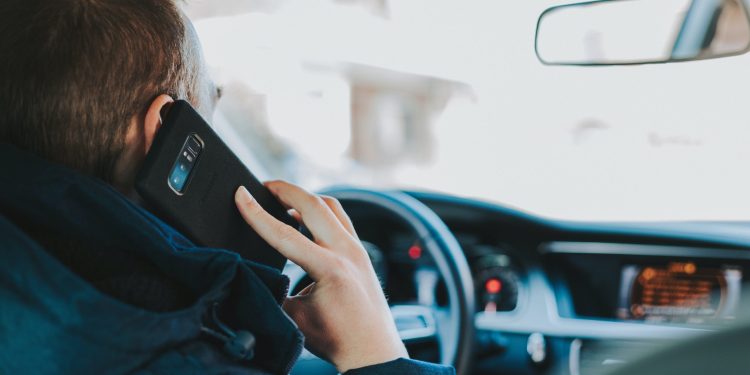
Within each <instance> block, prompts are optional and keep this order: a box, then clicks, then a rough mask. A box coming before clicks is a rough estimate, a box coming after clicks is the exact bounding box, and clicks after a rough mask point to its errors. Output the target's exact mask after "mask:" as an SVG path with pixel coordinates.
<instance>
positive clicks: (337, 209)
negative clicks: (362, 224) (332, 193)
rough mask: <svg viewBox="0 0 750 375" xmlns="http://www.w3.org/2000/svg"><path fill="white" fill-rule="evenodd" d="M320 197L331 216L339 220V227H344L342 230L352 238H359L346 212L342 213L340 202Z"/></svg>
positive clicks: (324, 196) (327, 197) (331, 198)
mask: <svg viewBox="0 0 750 375" xmlns="http://www.w3.org/2000/svg"><path fill="white" fill-rule="evenodd" d="M320 197H321V198H323V201H324V202H326V205H328V208H330V209H331V211H332V212H333V214H334V215H336V218H337V219H338V220H339V222H340V223H341V225H343V226H344V229H346V231H347V232H349V234H351V235H352V236H354V238H359V236H357V231H355V230H354V224H352V220H351V219H350V218H349V215H347V214H346V211H344V207H342V206H341V202H339V200H338V199H336V198H333V197H329V196H327V195H321V196H320Z"/></svg>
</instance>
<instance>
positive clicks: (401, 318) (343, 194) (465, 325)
mask: <svg viewBox="0 0 750 375" xmlns="http://www.w3.org/2000/svg"><path fill="white" fill-rule="evenodd" d="M322 193H323V194H325V195H329V196H332V197H334V198H336V199H338V200H339V201H340V202H341V204H342V206H344V208H345V209H346V208H347V206H350V205H352V204H356V205H359V206H362V205H365V206H369V207H372V208H373V209H382V210H385V211H386V212H388V213H390V214H392V215H394V216H396V217H398V218H400V219H401V220H403V222H404V223H406V225H407V226H408V227H409V228H410V229H411V230H412V231H413V232H414V233H415V234H416V235H417V236H418V238H419V239H420V242H421V244H422V247H423V249H424V250H426V251H427V252H428V253H429V255H430V256H431V257H432V259H433V260H434V263H435V268H436V271H434V272H433V275H432V276H430V275H429V274H425V275H423V276H424V277H427V278H430V277H431V278H432V279H433V280H434V282H433V286H434V285H435V284H436V283H437V280H438V278H439V279H442V281H443V282H444V283H445V286H446V289H447V295H448V306H447V307H441V306H438V305H437V304H436V303H434V298H432V302H429V301H427V302H425V301H421V303H414V304H395V305H391V313H392V314H393V317H394V319H395V320H396V326H397V328H398V330H399V334H400V335H401V339H402V340H403V341H404V343H406V344H409V343H412V342H424V341H428V340H434V341H436V342H437V343H438V345H439V347H440V363H442V364H445V365H451V366H454V367H455V368H456V372H457V374H459V375H463V374H467V373H468V368H469V364H470V359H471V351H472V344H473V342H474V306H475V304H474V286H473V282H472V277H471V271H470V270H469V265H468V262H467V260H466V256H465V255H464V252H463V250H462V249H461V246H460V245H459V243H458V241H457V240H456V238H455V237H454V236H453V234H452V233H451V231H450V230H449V229H448V227H447V226H446V225H445V223H443V221H442V220H441V219H440V218H439V217H438V216H437V215H436V214H435V212H433V211H432V210H431V209H430V208H429V207H427V206H425V205H424V204H423V203H422V202H420V201H418V200H417V199H415V198H413V197H412V196H410V195H408V194H405V193H401V192H396V191H373V190H365V189H355V188H337V189H332V190H327V191H324V192H322ZM353 219H355V218H353ZM290 267H293V268H295V269H292V270H285V273H287V274H288V275H289V276H290V279H291V280H292V289H293V288H294V287H295V282H297V283H298V282H300V281H301V279H302V278H303V277H304V276H305V275H304V271H302V270H301V269H300V268H298V267H296V266H294V265H291V266H290ZM288 268H289V267H288ZM300 272H302V273H301V274H300ZM416 277H420V275H416ZM428 284H429V282H428ZM433 292H434V287H433ZM315 361H316V359H315V358H312V357H311V355H309V354H307V355H303V357H302V360H301V361H300V362H308V363H303V364H300V365H298V366H297V367H300V368H302V367H304V368H307V369H308V370H307V371H305V370H304V369H298V368H295V371H292V374H305V373H313V372H314V373H316V374H317V373H320V372H325V371H322V370H321V369H323V368H324V367H325V365H323V364H321V363H320V361H322V360H318V361H317V362H318V363H317V364H315V363H312V364H311V363H310V362H315Z"/></svg>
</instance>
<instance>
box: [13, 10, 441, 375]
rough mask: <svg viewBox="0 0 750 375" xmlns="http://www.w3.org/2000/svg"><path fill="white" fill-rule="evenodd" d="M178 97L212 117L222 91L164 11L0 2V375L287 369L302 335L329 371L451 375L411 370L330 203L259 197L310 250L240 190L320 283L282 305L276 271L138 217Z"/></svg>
mask: <svg viewBox="0 0 750 375" xmlns="http://www.w3.org/2000/svg"><path fill="white" fill-rule="evenodd" d="M177 98H180V99H186V100H188V101H190V102H191V103H192V104H193V105H194V106H195V107H196V108H198V109H199V110H200V111H201V112H202V113H203V115H204V116H205V117H207V118H210V116H211V113H212V111H213V107H214V105H215V102H216V100H217V99H218V95H217V90H216V89H215V88H214V87H213V85H212V84H211V82H210V80H209V79H208V78H207V76H206V74H205V69H204V67H203V61H202V56H201V51H200V46H199V44H198V40H197V38H196V35H195V33H194V31H193V29H192V26H191V24H190V22H189V21H188V20H187V19H186V18H185V17H184V15H183V14H182V13H181V11H180V10H179V9H178V7H177V6H176V5H175V4H174V2H173V1H172V0H4V1H3V2H1V3H0V170H2V174H1V175H0V254H2V259H1V260H0V306H2V307H1V308H0V373H38V374H48V373H129V372H142V373H180V374H183V373H268V372H270V373H288V372H289V370H290V368H291V366H292V365H293V363H294V361H295V360H296V358H297V356H298V355H299V353H300V350H301V345H302V342H303V339H304V342H305V345H306V346H307V347H308V348H309V349H310V350H311V351H313V352H315V353H316V354H318V355H319V356H321V357H323V358H326V359H328V360H330V361H331V362H332V363H333V364H334V365H335V366H336V367H337V369H338V370H339V371H341V372H349V373H352V374H385V373H401V374H443V373H452V372H453V370H452V369H449V368H445V367H442V366H436V365H430V364H426V363H421V362H418V361H412V360H409V359H408V355H407V352H406V350H405V348H404V345H403V343H402V342H401V341H400V340H399V337H398V332H397V331H396V328H395V325H394V323H393V320H392V318H391V316H390V312H389V310H388V306H387V303H386V300H385V297H384V296H383V292H382V290H381V288H380V285H379V282H378V280H377V277H376V275H375V273H374V271H373V269H372V265H371V264H370V262H369V259H368V258H367V255H366V252H365V251H364V250H363V248H362V246H361V244H360V242H359V241H358V239H357V234H356V232H355V231H354V228H353V227H352V224H351V222H350V221H349V218H348V217H347V215H346V213H345V212H344V211H343V210H342V208H341V206H340V205H339V204H338V202H336V201H335V200H333V199H330V198H326V197H318V196H315V195H312V194H310V193H308V192H306V191H304V190H303V189H301V188H299V187H297V186H294V185H291V184H288V183H285V182H279V181H277V182H271V183H269V184H268V185H267V186H268V188H269V189H270V190H271V191H272V192H273V193H274V194H275V195H276V196H277V197H278V198H279V199H280V200H281V201H282V202H283V203H285V204H286V205H288V206H289V207H291V208H292V209H293V210H294V214H295V216H297V217H298V218H299V219H300V220H302V221H303V222H304V224H305V225H306V226H307V227H308V228H309V229H310V231H311V232H312V234H313V236H314V238H315V241H310V240H308V239H307V238H305V237H304V236H302V235H300V234H299V233H297V232H295V231H294V230H292V229H291V228H289V227H288V226H285V225H283V224H282V223H280V222H278V221H277V220H276V219H274V218H273V217H271V216H270V215H269V214H267V213H266V212H265V211H264V210H263V209H262V208H261V207H260V206H259V205H258V204H257V203H256V202H255V201H254V199H253V198H252V196H250V194H249V193H248V192H247V190H245V189H244V188H239V189H238V190H237V193H236V197H235V200H236V203H237V207H238V209H239V210H240V213H241V214H242V216H243V217H244V219H245V220H246V221H247V223H248V224H249V225H250V226H252V228H253V229H254V230H255V231H257V232H258V233H259V234H260V235H261V236H262V237H263V238H265V239H266V240H267V241H268V242H269V243H270V244H271V245H272V246H273V247H275V248H276V249H277V250H278V251H279V252H281V253H282V254H284V255H285V256H286V257H288V258H289V259H290V260H292V261H294V262H295V263H297V264H299V265H300V266H301V267H303V268H304V269H305V270H306V271H307V272H308V274H309V275H310V276H311V277H312V278H313V279H314V280H315V283H314V284H313V285H312V286H310V287H308V288H306V289H305V290H304V291H303V292H302V293H300V295H298V296H295V297H291V298H286V295H285V294H286V292H285V290H286V287H287V285H286V284H287V283H288V281H287V280H286V279H285V278H284V277H283V276H281V275H280V274H278V272H276V271H274V270H271V269H269V268H267V267H264V266H262V265H258V264H253V263H251V262H248V261H244V260H242V259H240V258H239V257H237V256H236V255H234V254H232V253H229V252H226V251H221V250H215V249H203V248H199V247H196V246H194V245H193V244H191V243H190V242H189V241H188V240H186V239H185V238H184V237H182V236H181V235H180V234H179V233H177V232H176V231H174V230H173V229H172V228H170V227H169V226H167V225H166V224H164V223H162V222H161V221H159V220H158V219H156V218H155V217H153V216H151V215H150V214H149V213H148V212H146V211H145V210H143V209H142V208H140V207H139V206H137V205H136V204H134V203H133V202H137V196H136V194H135V193H134V191H133V183H134V178H135V175H136V173H137V171H138V169H139V167H140V164H141V163H142V161H143V160H144V157H145V155H146V153H147V152H148V150H149V148H150V146H151V143H152V141H153V139H154V136H155V134H156V132H157V131H158V130H159V127H160V126H161V121H162V116H163V114H164V113H166V111H168V109H169V105H170V103H172V102H173V100H174V99H177ZM280 305H283V306H280ZM290 317H291V319H292V320H293V322H292V320H290V319H289V318H290ZM300 331H301V332H300ZM302 334H304V338H303V335H302Z"/></svg>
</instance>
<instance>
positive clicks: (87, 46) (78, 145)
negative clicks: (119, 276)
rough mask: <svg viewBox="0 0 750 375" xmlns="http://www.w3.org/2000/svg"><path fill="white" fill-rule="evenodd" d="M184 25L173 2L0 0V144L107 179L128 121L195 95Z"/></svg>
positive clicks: (196, 68) (194, 72) (194, 66)
mask: <svg viewBox="0 0 750 375" xmlns="http://www.w3.org/2000/svg"><path fill="white" fill-rule="evenodd" d="M186 22H187V21H186V20H185V19H184V16H183V14H182V12H181V11H180V9H179V8H178V6H177V5H176V4H175V2H174V1H173V0H2V1H0V141H6V142H9V143H12V144H14V145H16V146H18V147H20V148H22V149H26V150H29V151H31V152H34V153H36V154H38V155H40V156H42V157H44V158H46V159H49V160H52V161H56V162H59V163H62V164H65V165H67V166H69V167H72V168H75V169H78V170H80V171H82V172H84V173H87V174H91V175H95V176H98V177H100V178H102V179H104V180H105V181H109V182H111V181H112V178H113V171H114V167H115V164H116V163H117V160H118V159H119V157H120V155H121V153H122V151H123V149H124V144H125V135H126V132H127V128H128V126H129V124H130V121H131V119H132V118H133V116H134V115H137V114H139V113H144V112H145V110H146V109H147V108H148V105H149V103H150V102H151V101H152V100H153V99H154V98H155V97H156V96H158V95H160V94H168V95H172V96H173V97H175V98H183V99H192V98H193V97H194V95H195V93H196V92H198V86H197V85H198V84H199V83H198V76H199V69H200V68H199V66H200V63H199V62H198V61H193V60H196V55H195V54H194V52H195V51H192V48H194V47H193V46H192V45H191V44H192V43H191V41H190V40H188V29H187V27H188V26H187V24H186Z"/></svg>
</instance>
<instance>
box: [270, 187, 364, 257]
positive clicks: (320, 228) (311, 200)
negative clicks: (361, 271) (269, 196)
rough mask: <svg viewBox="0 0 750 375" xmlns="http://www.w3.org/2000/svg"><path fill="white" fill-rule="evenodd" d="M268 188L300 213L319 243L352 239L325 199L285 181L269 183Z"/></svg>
mask: <svg viewBox="0 0 750 375" xmlns="http://www.w3.org/2000/svg"><path fill="white" fill-rule="evenodd" d="M266 187H268V189H269V190H270V191H271V193H273V194H274V195H275V196H276V197H277V198H278V199H279V200H280V201H281V202H282V203H283V204H284V205H286V206H288V207H290V208H293V209H295V210H297V212H299V213H300V215H301V216H302V221H304V223H305V226H307V228H308V229H310V232H311V233H312V234H313V236H314V237H315V239H316V240H317V241H321V242H322V243H324V244H335V243H337V242H339V241H341V240H344V239H346V237H350V236H349V235H347V229H346V228H345V227H344V225H343V224H342V223H341V222H340V221H339V219H338V218H337V217H336V215H335V214H334V213H333V212H332V211H331V209H330V208H329V207H328V205H327V204H326V202H325V201H324V200H323V198H321V197H319V196H317V195H314V194H310V193H308V192H307V191H306V190H304V189H302V188H301V187H299V186H296V185H292V184H290V183H287V182H284V181H272V182H268V183H266Z"/></svg>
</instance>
